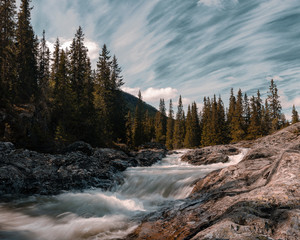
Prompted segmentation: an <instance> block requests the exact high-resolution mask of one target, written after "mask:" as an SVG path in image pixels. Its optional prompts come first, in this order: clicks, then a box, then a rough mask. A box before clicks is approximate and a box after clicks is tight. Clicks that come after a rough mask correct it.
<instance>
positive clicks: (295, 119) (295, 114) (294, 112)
mask: <svg viewBox="0 0 300 240" xmlns="http://www.w3.org/2000/svg"><path fill="white" fill-rule="evenodd" d="M297 122H299V114H298V112H297V110H296V108H295V105H293V110H292V124H294V123H297Z"/></svg>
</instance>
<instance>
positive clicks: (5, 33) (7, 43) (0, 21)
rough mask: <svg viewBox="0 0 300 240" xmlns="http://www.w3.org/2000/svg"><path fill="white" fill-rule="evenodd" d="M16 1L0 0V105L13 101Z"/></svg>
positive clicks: (3, 105) (15, 75)
mask: <svg viewBox="0 0 300 240" xmlns="http://www.w3.org/2000/svg"><path fill="white" fill-rule="evenodd" d="M15 18H16V3H15V0H1V1H0V107H5V106H6V105H7V104H9V103H11V102H12V99H13V95H14V92H13V91H12V90H13V84H14V83H15V79H16V77H17V74H16V65H15V62H16V48H15V35H16V32H15V28H16V19H15Z"/></svg>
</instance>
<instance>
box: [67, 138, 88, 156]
mask: <svg viewBox="0 0 300 240" xmlns="http://www.w3.org/2000/svg"><path fill="white" fill-rule="evenodd" d="M77 151H80V152H83V153H85V154H87V155H89V156H90V155H92V153H93V148H92V146H91V145H90V144H88V143H86V142H83V141H77V142H74V143H72V144H70V145H68V146H67V147H66V148H65V149H64V150H63V152H64V153H69V152H77Z"/></svg>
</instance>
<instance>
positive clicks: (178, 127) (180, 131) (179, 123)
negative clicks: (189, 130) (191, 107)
mask: <svg viewBox="0 0 300 240" xmlns="http://www.w3.org/2000/svg"><path fill="white" fill-rule="evenodd" d="M184 121H185V117H184V111H183V106H182V99H181V96H179V100H178V109H177V114H176V120H175V126H174V135H173V147H174V148H175V149H179V148H182V147H183V141H184V136H185V129H184Z"/></svg>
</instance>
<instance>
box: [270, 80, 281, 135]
mask: <svg viewBox="0 0 300 240" xmlns="http://www.w3.org/2000/svg"><path fill="white" fill-rule="evenodd" d="M267 99H268V103H269V108H270V116H271V122H272V127H271V128H272V131H273V132H274V131H276V130H278V129H279V128H280V119H281V116H280V115H281V104H280V101H279V95H278V89H277V86H276V84H275V83H274V80H273V79H271V82H270V86H269V92H268V98H267Z"/></svg>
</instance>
